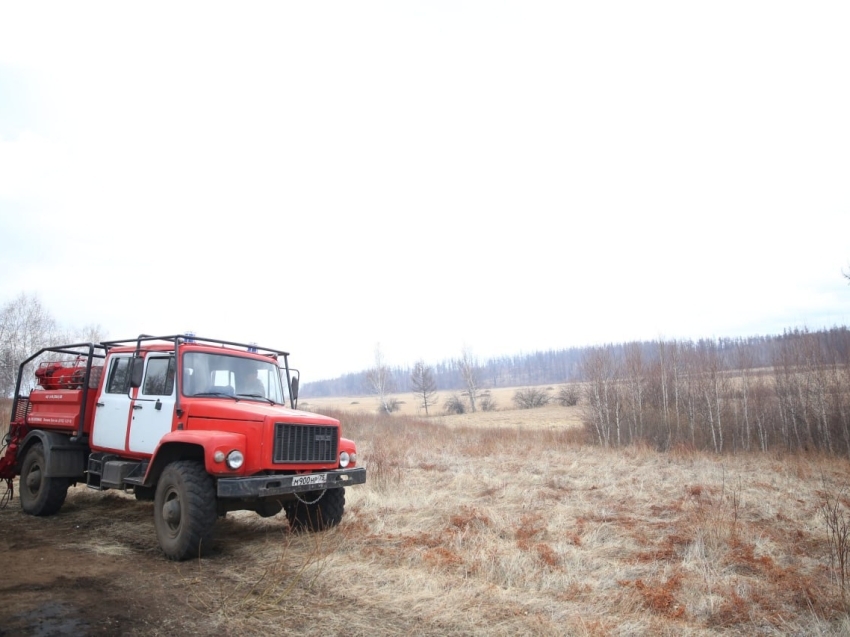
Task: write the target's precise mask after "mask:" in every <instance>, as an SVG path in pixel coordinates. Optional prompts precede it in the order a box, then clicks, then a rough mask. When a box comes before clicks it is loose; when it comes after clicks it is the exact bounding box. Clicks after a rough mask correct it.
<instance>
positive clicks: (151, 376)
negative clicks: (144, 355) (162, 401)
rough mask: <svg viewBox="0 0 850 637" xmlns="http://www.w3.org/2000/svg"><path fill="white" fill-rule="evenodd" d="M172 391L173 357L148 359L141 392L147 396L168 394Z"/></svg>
mask: <svg viewBox="0 0 850 637" xmlns="http://www.w3.org/2000/svg"><path fill="white" fill-rule="evenodd" d="M172 391H174V358H171V357H169V358H151V359H150V360H148V368H147V371H146V372H145V382H144V385H143V387H142V393H143V394H146V395H148V396H170V395H171V392H172Z"/></svg>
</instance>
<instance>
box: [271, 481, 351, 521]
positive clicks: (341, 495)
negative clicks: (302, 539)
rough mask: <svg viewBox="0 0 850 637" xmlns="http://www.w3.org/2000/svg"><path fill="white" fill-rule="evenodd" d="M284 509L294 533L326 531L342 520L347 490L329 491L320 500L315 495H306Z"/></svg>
mask: <svg viewBox="0 0 850 637" xmlns="http://www.w3.org/2000/svg"><path fill="white" fill-rule="evenodd" d="M311 496H312V497H311ZM284 508H285V509H286V519H287V520H289V526H290V527H291V528H292V530H293V531H324V530H325V529H329V528H331V527H332V526H336V525H337V524H339V523H340V521H341V520H342V513H343V511H344V510H345V489H328V490H327V491H325V494H324V495H323V496H322V497H321V498H319V499H318V500H316V499H315V494H314V493H305V494H304V495H303V496H302V497H301V499H300V500H296V501H295V502H291V503H287V504H286V506H285V507H284Z"/></svg>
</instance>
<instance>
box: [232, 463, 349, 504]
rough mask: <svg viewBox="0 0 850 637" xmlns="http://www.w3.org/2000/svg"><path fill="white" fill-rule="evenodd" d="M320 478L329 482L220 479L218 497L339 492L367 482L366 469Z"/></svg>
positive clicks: (279, 477) (328, 473)
mask: <svg viewBox="0 0 850 637" xmlns="http://www.w3.org/2000/svg"><path fill="white" fill-rule="evenodd" d="M316 474H324V475H325V476H326V479H325V482H323V483H320V484H292V482H293V480H294V479H297V478H301V479H303V478H304V477H305V475H307V476H309V475H312V474H299V475H286V476H282V475H270V476H269V475H266V476H250V477H248V478H219V479H218V488H217V493H218V497H220V498H266V497H270V496H275V495H284V494H287V493H299V492H303V491H321V490H322V489H339V488H342V487H350V486H353V485H355V484H363V483H365V482H366V468H365V467H355V468H353V469H336V470H333V471H317V472H316Z"/></svg>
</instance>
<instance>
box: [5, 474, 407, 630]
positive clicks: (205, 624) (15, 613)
mask: <svg viewBox="0 0 850 637" xmlns="http://www.w3.org/2000/svg"><path fill="white" fill-rule="evenodd" d="M5 490H6V488H5V485H3V486H2V487H0V491H2V492H5ZM240 516H242V517H240ZM311 542H314V541H313V540H310V539H307V538H300V537H299V536H295V535H293V534H290V532H289V529H288V525H287V523H286V519H285V516H283V515H280V516H279V517H276V518H272V519H270V520H261V519H260V518H259V517H258V516H256V515H255V514H251V513H247V512H239V513H235V514H233V513H231V514H229V515H228V517H227V518H226V519H223V520H219V522H218V523H217V525H216V539H215V543H214V545H213V550H212V552H211V554H210V555H209V556H208V557H207V558H205V559H204V560H194V561H188V562H181V563H176V562H170V561H168V560H166V559H164V558H163V556H162V554H161V552H160V550H159V546H158V544H157V541H156V536H155V532H154V525H153V505H152V503H150V502H137V501H136V500H135V499H134V498H133V497H132V496H131V495H124V494H120V493H114V492H109V493H97V492H94V491H90V490H87V489H86V488H85V487H82V486H78V487H74V488H72V489H71V490H70V492H69V496H68V499H67V500H66V502H65V505H64V506H63V507H62V509H61V510H60V512H59V513H58V514H56V515H54V516H50V517H43V518H36V517H32V516H28V515H25V514H23V513H22V512H21V509H20V502H19V500H18V498H17V494H16V495H15V498H14V500H13V501H12V502H11V503H9V504H8V505H7V506H6V507H4V508H3V509H0V551H2V558H0V573H2V577H0V599H2V603H0V637H12V636H15V637H26V636H33V637H36V636H37V637H52V636H65V635H69V636H70V635H73V636H75V637H76V636H84V635H176V634H192V635H236V634H263V633H264V634H269V633H270V631H269V624H268V623H265V622H262V623H254V624H252V621H254V622H256V621H257V620H256V615H257V614H258V611H263V610H264V607H263V606H260V605H258V604H257V603H256V602H255V601H253V602H252V604H253V605H251V604H246V603H245V602H244V601H243V602H239V603H234V602H233V600H234V599H236V598H237V597H238V598H239V599H247V595H248V592H249V590H250V593H251V595H252V596H254V597H257V593H258V592H259V593H260V594H264V593H265V591H266V589H264V588H263V586H268V574H269V572H270V569H269V568H268V567H266V569H265V570H263V568H262V562H263V561H264V560H268V559H269V558H268V557H264V556H267V555H269V554H270V551H269V547H270V546H282V547H288V549H287V550H288V551H289V557H288V559H287V562H288V563H289V564H292V563H295V564H298V563H306V564H310V563H311V562H314V561H316V560H315V559H314V558H313V557H311V556H310V553H311V552H313V553H315V549H314V548H311V547H315V544H312V545H311ZM299 553H300V554H301V555H300V557H299ZM305 556H306V557H305ZM299 560H300V562H299ZM252 569H253V570H254V572H255V574H254V575H253V576H252V574H251V572H252ZM271 570H272V571H273V570H274V569H271ZM281 575H283V576H282V577H281V578H280V579H281V580H285V579H287V575H288V574H281ZM264 577H265V578H266V579H265V580H263V578H264ZM252 578H253V579H252ZM246 582H247V584H246ZM252 582H253V583H252ZM257 582H262V584H261V585H259V586H255V584H256V583H257ZM252 588H253V590H251V589H252ZM315 592H316V589H315V587H313V588H312V592H311V593H310V594H315ZM231 593H235V595H233V596H231ZM300 596H301V592H300V589H298V588H297V589H296V590H295V591H292V592H291V595H290V597H291V598H292V600H293V602H292V608H293V609H294V610H293V612H290V613H289V614H288V616H287V617H285V618H284V617H281V618H280V620H281V624H279V627H280V630H281V633H280V634H283V633H284V632H289V630H295V629H297V630H299V631H300V634H315V632H318V627H316V626H315V625H312V626H311V624H312V623H313V622H314V621H315V617H313V618H310V617H309V616H308V614H306V613H305V612H304V607H305V606H308V605H309V602H308V603H306V604H305V603H303V600H302V602H299V598H300ZM321 597H322V599H323V600H324V603H323V605H324V606H327V605H330V604H332V602H331V601H329V599H328V597H327V596H325V595H322V596H321ZM337 602H339V603H344V600H341V599H338V600H337ZM314 610H315V607H314ZM252 611H253V612H252ZM275 623H276V622H274V620H272V625H274V624H275ZM299 625H300V627H299ZM313 628H315V629H316V631H315V632H314V631H313ZM399 628H400V629H401V630H402V632H406V628H407V627H401V626H400V627H399ZM325 629H327V625H326V626H325ZM271 634H274V630H272V631H271Z"/></svg>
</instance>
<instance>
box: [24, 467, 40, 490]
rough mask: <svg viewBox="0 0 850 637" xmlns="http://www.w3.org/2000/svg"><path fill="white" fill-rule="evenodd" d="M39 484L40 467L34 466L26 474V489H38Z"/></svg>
mask: <svg viewBox="0 0 850 637" xmlns="http://www.w3.org/2000/svg"><path fill="white" fill-rule="evenodd" d="M40 485H41V469H39V468H34V469H32V470H31V471H30V472H29V475H27V489H29V490H30V491H38V488H39V486H40Z"/></svg>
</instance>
